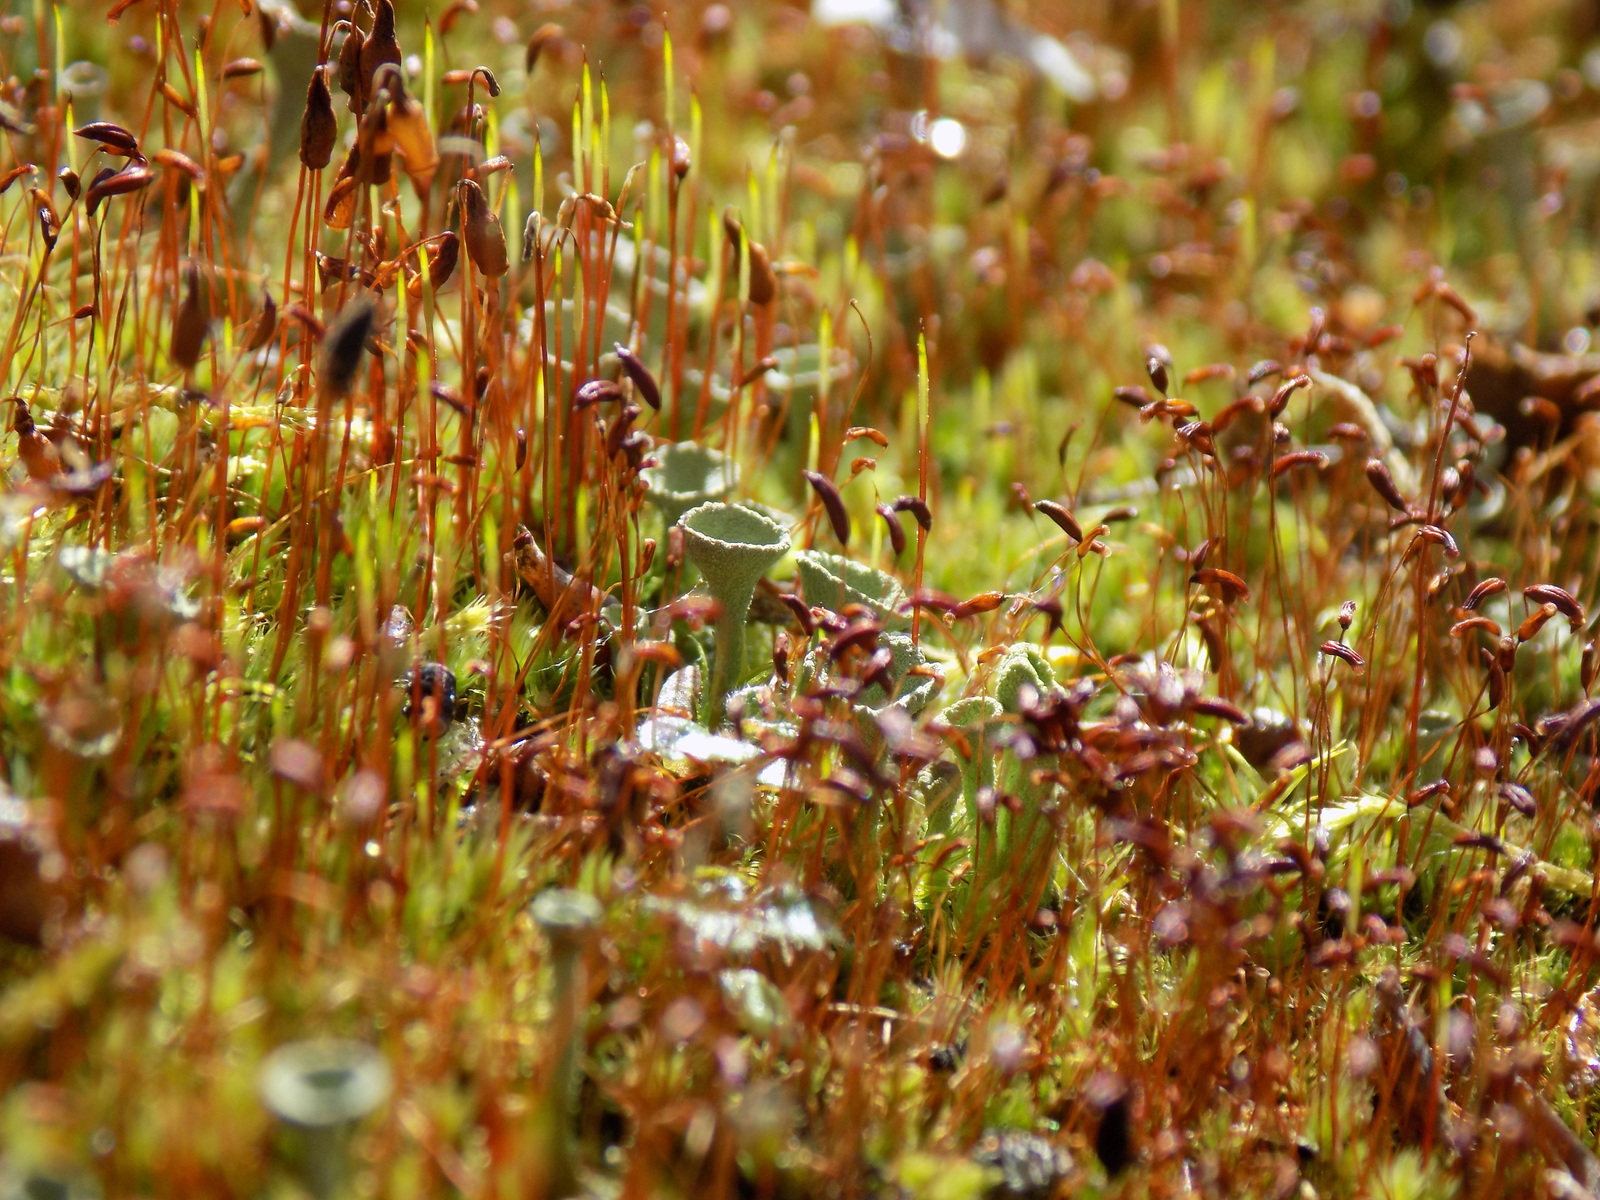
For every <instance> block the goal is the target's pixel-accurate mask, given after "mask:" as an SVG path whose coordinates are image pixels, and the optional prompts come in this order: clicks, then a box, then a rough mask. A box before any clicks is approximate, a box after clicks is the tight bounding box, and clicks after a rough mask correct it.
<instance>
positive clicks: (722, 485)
mask: <svg viewBox="0 0 1600 1200" xmlns="http://www.w3.org/2000/svg"><path fill="white" fill-rule="evenodd" d="M650 456H651V457H652V458H654V459H655V460H656V465H655V466H653V467H646V468H645V469H644V470H643V471H641V472H640V473H639V475H640V478H642V479H643V480H644V486H645V498H646V499H648V500H649V501H650V503H651V504H653V505H655V506H656V508H657V509H659V510H660V512H661V515H662V517H663V518H664V519H665V520H666V523H667V527H668V528H671V527H672V526H673V525H676V524H677V523H678V518H679V517H681V516H683V514H684V513H686V512H688V511H689V510H690V509H691V508H696V507H698V506H700V505H702V504H707V503H709V502H710V501H712V500H721V499H724V498H725V497H726V496H727V495H728V494H729V493H730V492H732V491H733V489H734V488H735V487H737V486H738V485H739V464H738V463H736V462H734V461H733V459H731V458H729V457H728V456H727V455H726V454H724V453H722V451H720V450H713V449H711V448H710V447H709V446H702V445H700V444H699V443H697V442H669V443H667V444H666V445H664V446H657V447H656V448H655V449H654V450H653V451H651V454H650Z"/></svg>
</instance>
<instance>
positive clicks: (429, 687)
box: [400, 662, 456, 733]
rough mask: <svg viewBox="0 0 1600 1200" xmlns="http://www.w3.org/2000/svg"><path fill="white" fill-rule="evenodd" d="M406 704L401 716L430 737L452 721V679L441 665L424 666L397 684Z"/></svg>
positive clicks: (433, 663)
mask: <svg viewBox="0 0 1600 1200" xmlns="http://www.w3.org/2000/svg"><path fill="white" fill-rule="evenodd" d="M400 684H401V686H402V687H403V688H404V689H405V692H406V700H405V704H404V705H403V706H402V708H401V710H400V711H401V712H402V713H403V714H404V715H405V716H406V717H407V718H408V719H409V720H412V721H414V722H416V723H417V724H418V725H420V726H421V727H422V728H424V729H426V730H427V731H428V732H430V733H442V732H444V730H446V729H448V728H449V727H450V723H451V722H452V721H454V720H455V717H456V676H455V672H454V671H452V670H450V668H449V667H447V666H445V665H444V664H443V663H437V662H425V663H422V664H420V665H419V666H417V667H415V668H414V669H412V670H410V671H407V672H406V673H405V675H404V676H403V677H402V679H401V681H400Z"/></svg>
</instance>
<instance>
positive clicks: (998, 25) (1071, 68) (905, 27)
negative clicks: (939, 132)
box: [811, 0, 1099, 104]
mask: <svg viewBox="0 0 1600 1200" xmlns="http://www.w3.org/2000/svg"><path fill="white" fill-rule="evenodd" d="M811 19H812V20H814V21H816V22H817V23H818V24H819V25H826V26H833V25H856V24H860V25H871V26H872V27H873V28H875V29H879V30H882V31H883V32H884V33H885V34H886V35H887V36H888V39H889V44H890V45H891V46H893V47H895V48H896V49H897V50H903V51H907V52H911V51H913V50H920V51H921V52H922V53H925V54H930V55H932V56H934V57H936V58H954V57H956V56H957V55H958V54H966V55H970V56H971V57H974V58H985V57H988V56H990V55H1005V56H1008V57H1011V58H1018V59H1021V60H1022V61H1023V62H1026V63H1027V64H1028V65H1029V66H1031V67H1032V68H1033V69H1034V70H1035V71H1037V72H1038V73H1039V74H1040V75H1042V76H1043V77H1044V78H1045V79H1048V80H1049V81H1050V82H1051V83H1052V84H1054V85H1055V86H1056V87H1057V88H1059V89H1060V90H1061V92H1062V94H1063V95H1065V96H1066V97H1067V98H1068V99H1069V100H1073V101H1075V102H1077V103H1079V104H1086V103H1088V102H1089V101H1090V100H1093V99H1094V98H1095V96H1096V95H1097V94H1098V93H1099V88H1098V87H1097V85H1096V83H1095V78H1094V75H1093V74H1092V73H1091V72H1090V71H1089V69H1088V68H1087V67H1085V66H1084V65H1083V63H1082V62H1081V61H1080V60H1079V58H1078V56H1077V55H1076V54H1074V53H1073V52H1072V50H1071V48H1070V47H1068V46H1067V45H1066V43H1065V42H1062V41H1060V40H1058V39H1056V38H1053V37H1051V36H1049V35H1048V34H1044V33H1040V32H1039V31H1038V30H1036V29H1032V28H1030V27H1029V26H1027V25H1024V24H1023V23H1022V22H1021V21H1018V20H1017V19H1016V18H1015V17H1013V16H1011V14H1009V13H1007V12H1005V11H1004V10H1003V9H1001V8H1000V7H999V6H998V5H997V4H995V3H994V0H947V2H946V3H943V4H932V5H930V4H929V3H928V2H927V0H922V2H918V0H901V2H900V3H896V2H895V0H812V3H811Z"/></svg>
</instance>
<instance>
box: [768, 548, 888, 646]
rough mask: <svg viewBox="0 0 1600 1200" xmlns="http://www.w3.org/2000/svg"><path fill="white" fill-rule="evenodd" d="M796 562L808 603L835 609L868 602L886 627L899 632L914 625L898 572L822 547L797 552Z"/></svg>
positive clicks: (801, 586)
mask: <svg viewBox="0 0 1600 1200" xmlns="http://www.w3.org/2000/svg"><path fill="white" fill-rule="evenodd" d="M794 565H795V571H796V573H797V574H798V575H799V577H800V589H801V590H802V591H803V592H804V593H805V597H806V603H807V604H819V605H822V606H823V607H825V608H831V609H833V610H834V611H835V612H837V611H839V610H840V609H842V608H844V606H845V605H847V604H864V605H866V607H868V608H870V609H871V610H872V611H873V612H874V613H875V614H877V617H878V620H880V621H881V622H883V627H884V628H885V629H891V630H895V631H896V632H899V631H902V630H905V629H908V628H910V625H911V618H910V617H908V616H907V615H906V614H905V613H903V612H901V611H900V605H901V603H902V602H904V600H905V598H906V593H905V589H904V588H902V587H901V586H900V584H899V582H898V581H897V580H896V579H895V578H894V576H892V575H889V574H886V573H885V572H883V571H880V570H878V569H877V568H875V567H869V566H867V565H865V564H864V563H858V562H852V561H851V560H850V559H848V558H845V557H843V556H841V555H838V554H828V553H827V552H825V551H822V550H802V551H800V552H799V553H798V554H796V555H795V556H794Z"/></svg>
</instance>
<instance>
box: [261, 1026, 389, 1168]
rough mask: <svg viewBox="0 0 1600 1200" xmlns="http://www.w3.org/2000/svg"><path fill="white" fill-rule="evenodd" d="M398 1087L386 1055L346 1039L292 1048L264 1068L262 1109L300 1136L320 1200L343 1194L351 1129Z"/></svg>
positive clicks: (274, 1056)
mask: <svg viewBox="0 0 1600 1200" xmlns="http://www.w3.org/2000/svg"><path fill="white" fill-rule="evenodd" d="M393 1086H394V1077H393V1074H392V1073H391V1072H390V1070H389V1063H388V1061H387V1060H386V1059H385V1058H384V1057H383V1055H382V1054H380V1053H379V1052H378V1051H377V1050H375V1049H373V1047H371V1046H368V1045H366V1044H365V1043H363V1042H354V1041H346V1040H344V1039H341V1038H314V1039H311V1040H308V1041H303V1042H291V1043H289V1044H288V1045H286V1046H280V1047H279V1048H278V1049H276V1050H274V1051H273V1052H272V1053H271V1054H269V1055H268V1056H267V1059H266V1061H265V1062H264V1063H262V1065H261V1083H260V1087H261V1100H262V1103H264V1104H265V1105H266V1106H267V1108H268V1109H269V1110H270V1111H271V1112H272V1114H273V1115H274V1116H275V1117H277V1118H278V1119H279V1120H280V1121H283V1122H284V1123H285V1124H288V1125H290V1126H293V1127H294V1128H295V1129H297V1130H298V1131H299V1132H300V1135H301V1140H302V1144H303V1146H304V1148H305V1171H306V1185H307V1187H308V1188H309V1189H310V1191H311V1194H312V1195H313V1196H315V1197H317V1200H327V1198H328V1197H331V1196H334V1195H336V1194H337V1193H338V1191H339V1189H340V1188H341V1186H342V1185H343V1182H344V1178H345V1175H346V1172H347V1163H346V1161H345V1138H346V1135H347V1134H348V1132H349V1129H350V1127H351V1125H353V1124H354V1123H355V1122H356V1121H358V1120H360V1119H361V1118H362V1117H364V1116H366V1115H367V1114H368V1113H369V1112H371V1111H372V1110H373V1109H375V1108H377V1107H378V1105H380V1104H382V1103H383V1102H384V1101H385V1100H387V1099H388V1098H389V1092H390V1090H391V1089H392V1088H393Z"/></svg>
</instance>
